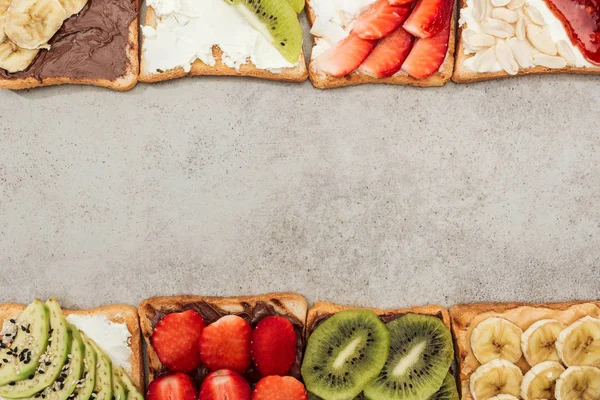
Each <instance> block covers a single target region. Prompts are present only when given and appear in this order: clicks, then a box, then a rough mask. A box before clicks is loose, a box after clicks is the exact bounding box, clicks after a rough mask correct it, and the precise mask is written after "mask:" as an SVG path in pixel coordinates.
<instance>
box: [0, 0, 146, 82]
mask: <svg viewBox="0 0 600 400" xmlns="http://www.w3.org/2000/svg"><path fill="white" fill-rule="evenodd" d="M132 1H133V2H134V4H135V7H136V10H138V12H137V14H136V17H135V18H134V19H133V21H131V23H130V24H129V41H128V44H127V48H126V49H125V51H126V53H127V61H128V62H127V71H126V72H125V74H124V75H123V76H120V77H119V78H117V79H115V80H108V79H88V78H70V77H68V76H61V77H51V78H43V79H42V80H41V81H38V80H37V79H35V78H32V77H29V78H20V79H3V78H0V89H11V90H22V89H33V88H38V87H44V86H56V85H90V86H99V87H105V88H108V89H113V90H116V91H119V92H125V91H128V90H131V89H133V88H134V87H135V85H136V84H137V82H138V75H139V71H140V61H139V56H138V51H139V41H138V31H139V29H138V24H139V9H140V1H139V0H132Z"/></svg>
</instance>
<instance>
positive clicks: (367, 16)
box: [352, 0, 410, 40]
mask: <svg viewBox="0 0 600 400" xmlns="http://www.w3.org/2000/svg"><path fill="white" fill-rule="evenodd" d="M409 13H410V4H406V5H401V6H397V5H391V4H390V2H389V1H388V0H378V1H377V2H376V3H374V4H372V5H371V6H370V7H368V8H367V9H366V10H365V11H363V12H362V13H361V14H360V15H359V17H358V18H357V19H356V21H355V22H354V28H352V33H354V34H355V35H356V36H358V37H359V38H361V39H369V40H376V39H381V38H382V37H384V36H386V35H387V34H389V33H390V32H392V31H394V30H395V29H396V28H397V27H399V26H400V25H401V24H402V23H403V22H404V21H406V18H408V14H409Z"/></svg>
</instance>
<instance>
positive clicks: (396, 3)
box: [388, 0, 413, 6]
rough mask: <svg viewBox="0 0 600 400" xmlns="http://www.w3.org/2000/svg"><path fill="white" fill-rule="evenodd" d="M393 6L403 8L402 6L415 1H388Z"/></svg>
mask: <svg viewBox="0 0 600 400" xmlns="http://www.w3.org/2000/svg"><path fill="white" fill-rule="evenodd" d="M388 1H389V2H390V4H391V5H393V6H401V5H402V4H410V3H412V2H413V0H388Z"/></svg>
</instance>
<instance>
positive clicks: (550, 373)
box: [521, 361, 565, 400]
mask: <svg viewBox="0 0 600 400" xmlns="http://www.w3.org/2000/svg"><path fill="white" fill-rule="evenodd" d="M563 372H565V367H563V366H562V365H561V363H559V362H558V361H544V362H542V363H539V364H537V365H535V366H534V367H533V368H531V369H530V370H529V371H528V372H527V373H526V374H525V376H524V377H523V382H522V383H521V397H522V398H523V400H539V399H547V400H554V387H555V385H556V381H557V380H558V378H559V377H560V374H562V373H563Z"/></svg>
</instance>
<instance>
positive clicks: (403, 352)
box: [364, 314, 454, 400]
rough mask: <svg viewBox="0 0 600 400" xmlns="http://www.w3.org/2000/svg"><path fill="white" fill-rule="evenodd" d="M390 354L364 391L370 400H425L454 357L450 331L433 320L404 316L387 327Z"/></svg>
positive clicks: (425, 317) (435, 388)
mask: <svg viewBox="0 0 600 400" xmlns="http://www.w3.org/2000/svg"><path fill="white" fill-rule="evenodd" d="M386 325H387V327H388V329H389V330H390V355H389V357H388V360H387V362H386V363H385V366H384V367H383V369H382V370H381V373H380V374H379V376H378V377H377V378H375V380H373V381H372V382H371V383H369V385H368V386H367V387H366V388H365V391H364V392H365V396H366V397H367V399H370V400H375V399H376V400H408V399H411V400H412V399H427V398H428V397H429V396H431V395H433V394H434V393H435V392H436V391H437V390H438V389H439V388H440V387H441V386H442V382H443V381H444V378H445V377H446V375H447V374H448V369H449V368H450V363H452V359H453V357H454V348H453V346H452V335H451V334H450V330H449V329H448V328H447V327H446V325H444V323H443V322H442V321H441V320H440V319H439V318H437V317H433V316H429V315H418V314H406V315H404V316H402V317H400V318H397V319H395V320H393V321H391V322H388V323H387V324H386Z"/></svg>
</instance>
